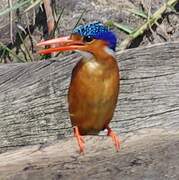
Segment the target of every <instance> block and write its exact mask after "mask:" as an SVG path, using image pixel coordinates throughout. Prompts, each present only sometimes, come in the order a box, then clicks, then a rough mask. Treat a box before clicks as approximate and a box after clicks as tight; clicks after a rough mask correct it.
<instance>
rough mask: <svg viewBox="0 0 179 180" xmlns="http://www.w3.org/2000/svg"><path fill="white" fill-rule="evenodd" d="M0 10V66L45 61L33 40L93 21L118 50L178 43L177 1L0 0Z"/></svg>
mask: <svg viewBox="0 0 179 180" xmlns="http://www.w3.org/2000/svg"><path fill="white" fill-rule="evenodd" d="M0 8H1V11H0V62H1V63H12V62H31V61H38V60H41V59H46V58H49V57H50V56H40V55H38V53H37V49H36V47H35V45H36V43H37V42H38V41H41V40H42V39H50V38H53V37H56V36H60V35H66V34H69V33H70V32H71V30H72V29H73V28H75V27H76V26H77V25H78V24H81V23H82V24H83V23H86V22H89V21H94V20H98V21H102V22H103V23H105V24H106V25H107V26H109V28H111V29H112V30H113V31H115V32H116V34H117V36H118V39H119V45H118V50H123V49H126V48H134V47H138V46H146V45H149V44H154V43H160V42H166V41H176V40H178V39H179V20H178V19H179V18H178V16H179V2H178V0H168V1H165V0H153V1H152V0H133V1H130V0H104V1H102V0H97V1H89V0H81V1H80V0H66V1H63V0H2V4H1V5H0ZM57 55H61V54H57ZM57 55H56V56H57Z"/></svg>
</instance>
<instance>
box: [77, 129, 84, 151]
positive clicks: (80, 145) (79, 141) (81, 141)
mask: <svg viewBox="0 0 179 180" xmlns="http://www.w3.org/2000/svg"><path fill="white" fill-rule="evenodd" d="M74 136H75V137H76V139H77V142H78V145H79V148H80V153H84V150H85V141H84V139H83V137H82V136H81V135H80V133H79V129H78V127H77V126H75V127H74Z"/></svg>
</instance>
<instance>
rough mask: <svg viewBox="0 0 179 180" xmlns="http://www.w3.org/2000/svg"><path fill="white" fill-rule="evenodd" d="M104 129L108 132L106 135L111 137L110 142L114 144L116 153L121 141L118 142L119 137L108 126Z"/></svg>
mask: <svg viewBox="0 0 179 180" xmlns="http://www.w3.org/2000/svg"><path fill="white" fill-rule="evenodd" d="M106 129H107V130H108V134H107V135H108V136H111V138H112V140H113V142H114V145H115V148H116V151H119V149H120V144H121V141H120V139H119V137H118V136H117V134H116V133H115V132H114V131H113V130H112V129H111V128H110V127H109V126H107V128H106Z"/></svg>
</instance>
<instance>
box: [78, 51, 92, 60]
mask: <svg viewBox="0 0 179 180" xmlns="http://www.w3.org/2000/svg"><path fill="white" fill-rule="evenodd" d="M76 52H79V53H80V54H81V55H82V56H83V57H84V58H85V59H88V60H89V59H91V58H93V54H91V53H89V52H86V51H80V50H76Z"/></svg>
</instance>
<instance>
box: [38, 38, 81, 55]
mask: <svg viewBox="0 0 179 180" xmlns="http://www.w3.org/2000/svg"><path fill="white" fill-rule="evenodd" d="M55 44H56V45H58V47H54V48H48V49H43V50H40V51H38V53H39V54H50V53H53V52H60V51H69V50H78V49H80V48H81V47H82V46H83V45H84V43H83V42H81V41H77V40H72V39H70V36H66V37H60V38H56V39H51V40H47V41H42V42H40V43H38V44H37V45H36V46H37V47H39V46H47V45H55Z"/></svg>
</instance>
